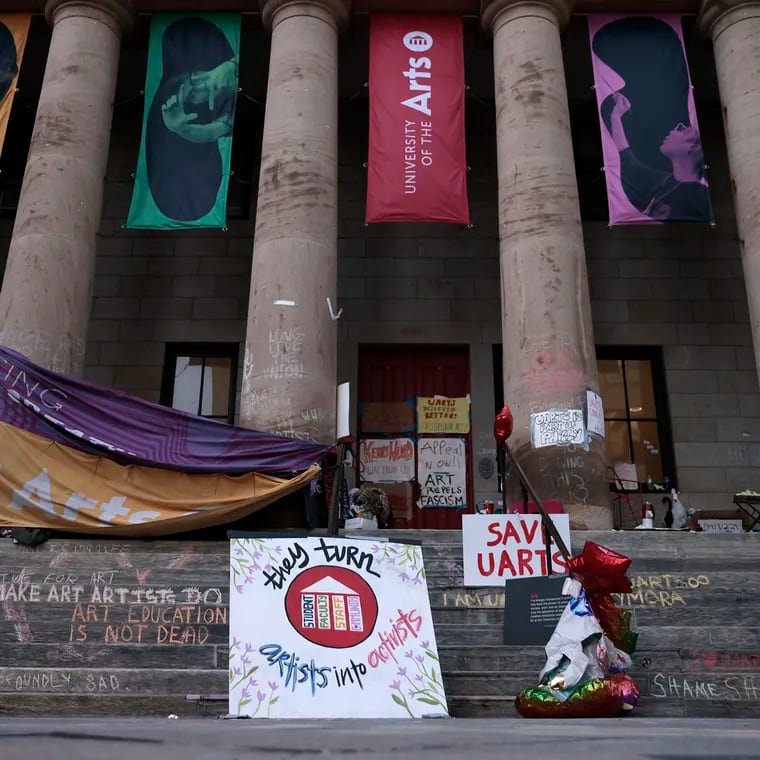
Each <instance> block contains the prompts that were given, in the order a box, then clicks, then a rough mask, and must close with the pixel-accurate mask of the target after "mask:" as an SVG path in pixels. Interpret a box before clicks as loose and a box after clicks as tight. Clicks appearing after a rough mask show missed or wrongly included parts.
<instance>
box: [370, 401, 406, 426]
mask: <svg viewBox="0 0 760 760" xmlns="http://www.w3.org/2000/svg"><path fill="white" fill-rule="evenodd" d="M360 409H361V417H362V425H361V428H362V432H363V433H411V432H412V431H413V430H414V409H413V408H412V405H411V401H410V403H408V404H407V403H405V402H403V401H399V402H397V403H385V404H384V403H369V402H365V403H364V404H362V405H361V407H360Z"/></svg>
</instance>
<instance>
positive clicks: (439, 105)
mask: <svg viewBox="0 0 760 760" xmlns="http://www.w3.org/2000/svg"><path fill="white" fill-rule="evenodd" d="M464 92H465V85H464V44H463V39H462V19H461V18H460V17H459V16H445V15H414V14H373V15H372V18H371V27H370V64H369V93H370V104H369V165H368V176H367V215H366V221H367V222H368V223H369V222H455V223H458V224H469V223H470V212H469V208H468V204H467V164H466V158H465V139H464Z"/></svg>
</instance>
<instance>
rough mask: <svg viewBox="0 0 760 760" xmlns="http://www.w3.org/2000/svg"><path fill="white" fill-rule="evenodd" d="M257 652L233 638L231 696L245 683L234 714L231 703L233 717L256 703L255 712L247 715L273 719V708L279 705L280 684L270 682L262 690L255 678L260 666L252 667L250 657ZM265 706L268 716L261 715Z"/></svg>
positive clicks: (231, 650)
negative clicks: (254, 691) (278, 691)
mask: <svg viewBox="0 0 760 760" xmlns="http://www.w3.org/2000/svg"><path fill="white" fill-rule="evenodd" d="M255 652H256V648H255V647H254V646H252V645H251V643H250V642H248V641H246V642H243V641H239V640H238V639H237V638H236V637H235V636H233V637H232V643H231V645H230V656H229V661H230V666H229V670H230V673H229V677H230V686H229V689H230V695H232V691H233V689H237V688H239V687H240V685H241V684H243V683H245V686H243V688H242V690H241V692H240V697H239V698H238V703H237V707H236V709H235V711H234V712H233V710H232V707H233V704H232V703H230V706H229V711H230V714H231V715H240V714H241V711H242V709H243V708H244V707H246V706H247V705H249V704H251V703H252V702H254V701H255V702H256V703H257V704H256V707H255V708H254V710H253V712H246V715H247V716H248V717H250V718H255V717H260V718H264V717H266V718H271V717H272V706H273V705H275V704H277V702H278V700H279V699H280V696H279V694H278V695H277V696H275V692H276V691H277V689H278V688H279V684H277V683H275V682H274V681H268V682H267V685H266V687H265V690H264V691H262V690H261V688H260V687H259V682H258V681H257V680H256V678H255V676H254V674H255V673H256V671H257V670H258V669H259V666H258V665H251V658H250V656H249V655H252V654H254V653H255ZM253 689H256V693H255V694H254V693H253V691H252V690H253ZM264 705H266V708H265V709H266V715H265V714H264V713H262V714H261V715H259V711H260V710H261V708H262V706H264Z"/></svg>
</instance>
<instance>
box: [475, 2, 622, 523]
mask: <svg viewBox="0 0 760 760" xmlns="http://www.w3.org/2000/svg"><path fill="white" fill-rule="evenodd" d="M570 5H571V2H569V0H484V2H483V6H482V7H483V11H482V20H483V25H484V27H485V28H486V29H490V30H491V31H492V33H493V38H494V76H495V86H496V139H497V157H498V174H499V237H500V255H501V304H502V341H503V346H504V360H503V366H504V398H505V401H506V403H507V404H509V406H510V407H511V409H512V412H513V413H514V418H515V429H514V433H513V435H512V438H511V439H510V445H511V447H512V450H513V451H514V452H515V454H516V455H517V456H518V458H519V461H520V462H521V463H522V465H523V467H524V468H525V470H526V474H527V475H528V477H529V478H530V479H531V481H532V482H533V484H534V485H535V487H536V490H537V492H538V494H539V496H540V497H541V498H542V499H550V498H554V499H560V500H561V501H562V502H563V504H564V507H565V510H566V511H567V512H568V513H569V514H570V520H571V524H572V526H573V527H575V528H585V529H605V528H609V527H611V526H612V511H611V507H610V498H609V486H608V483H607V471H606V463H605V456H604V442H603V441H602V440H601V439H600V438H599V437H598V436H594V437H593V440H592V443H591V445H590V447H588V448H584V447H583V446H580V445H566V446H550V447H547V448H539V449H534V448H533V447H532V444H531V434H530V421H531V414H532V413H539V412H544V411H547V410H549V409H555V408H559V409H576V410H583V409H584V403H585V395H586V388H590V389H592V390H595V391H598V383H597V376H596V356H595V348H594V337H593V332H592V326H591V304H590V300H589V292H588V278H587V275H586V257H585V250H584V245H583V232H582V229H581V218H580V209H579V206H578V188H577V184H576V179H575V165H574V162H573V146H572V140H571V137H570V118H569V114H568V105H567V92H566V87H565V74H564V68H563V62H562V48H561V44H560V28H561V27H562V26H563V25H564V24H565V23H566V22H567V21H568V19H569V16H570ZM514 480H515V479H514V478H510V481H514ZM515 491H516V492H515V493H514V494H513V496H518V495H519V491H517V490H516V489H515Z"/></svg>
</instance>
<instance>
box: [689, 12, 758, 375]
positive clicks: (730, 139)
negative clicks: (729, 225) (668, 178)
mask: <svg viewBox="0 0 760 760" xmlns="http://www.w3.org/2000/svg"><path fill="white" fill-rule="evenodd" d="M699 20H700V25H701V27H702V29H703V31H705V32H706V33H708V34H710V35H711V36H712V41H713V49H714V54H715V68H716V69H717V73H718V88H719V90H720V100H721V104H722V106H723V128H724V131H725V135H726V147H727V149H728V166H729V171H730V173H731V186H732V188H733V191H734V206H735V208H736V223H737V227H738V229H739V246H740V249H741V256H742V264H743V267H744V284H745V287H746V290H747V300H748V301H749V316H750V323H751V326H752V342H753V345H754V349H755V364H756V366H757V369H758V372H760V3H758V2H746V0H743V1H741V2H740V0H720V1H719V2H716V1H715V0H703V3H702V9H701V14H700V19H699Z"/></svg>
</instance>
